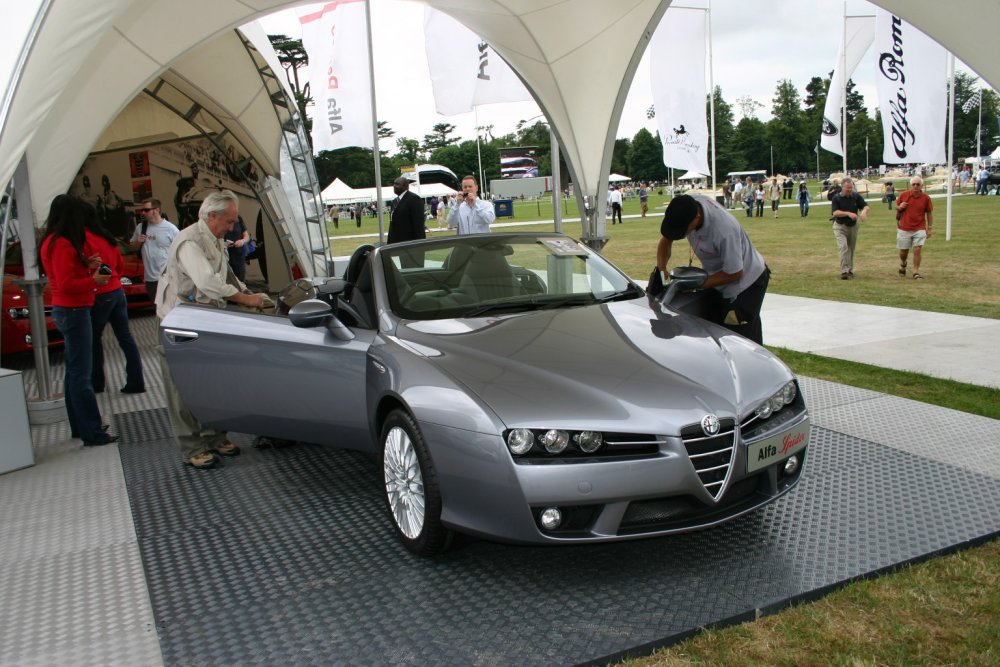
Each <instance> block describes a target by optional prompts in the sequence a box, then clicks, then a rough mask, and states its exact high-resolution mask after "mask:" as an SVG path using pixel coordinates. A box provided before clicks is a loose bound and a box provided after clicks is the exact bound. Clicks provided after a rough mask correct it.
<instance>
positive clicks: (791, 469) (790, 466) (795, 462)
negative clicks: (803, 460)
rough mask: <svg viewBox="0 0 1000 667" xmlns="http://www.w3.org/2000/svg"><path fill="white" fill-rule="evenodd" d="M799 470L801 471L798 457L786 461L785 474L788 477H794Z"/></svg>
mask: <svg viewBox="0 0 1000 667" xmlns="http://www.w3.org/2000/svg"><path fill="white" fill-rule="evenodd" d="M798 469H799V457H798V456H792V457H789V459H788V460H787V461H785V474H786V475H794V474H795V471H796V470H798Z"/></svg>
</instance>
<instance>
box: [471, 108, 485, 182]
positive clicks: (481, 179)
mask: <svg viewBox="0 0 1000 667" xmlns="http://www.w3.org/2000/svg"><path fill="white" fill-rule="evenodd" d="M472 112H473V113H474V114H475V117H476V160H478V161H479V189H480V190H482V192H483V195H486V194H488V188H487V187H486V178H485V177H484V176H483V153H482V150H481V149H480V148H479V107H478V106H473V107H472Z"/></svg>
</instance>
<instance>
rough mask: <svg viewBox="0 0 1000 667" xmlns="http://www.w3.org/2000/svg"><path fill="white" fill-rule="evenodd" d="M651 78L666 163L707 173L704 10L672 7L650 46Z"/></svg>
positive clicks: (669, 165)
mask: <svg viewBox="0 0 1000 667" xmlns="http://www.w3.org/2000/svg"><path fill="white" fill-rule="evenodd" d="M649 80H650V88H651V89H652V93H653V104H654V106H655V107H656V125H657V128H658V129H659V131H660V140H661V141H662V142H663V164H664V165H666V166H668V167H674V168H676V169H687V170H688V171H695V172H698V173H699V174H704V175H706V176H707V175H708V174H710V173H711V170H710V169H709V168H708V120H707V119H706V113H705V105H706V100H707V97H706V96H707V94H708V90H707V86H706V85H705V10H703V9H685V8H680V7H671V8H669V9H668V10H667V13H666V16H664V18H663V21H661V22H660V26H659V27H658V28H657V29H656V32H654V33H653V40H652V43H651V44H650V46H649Z"/></svg>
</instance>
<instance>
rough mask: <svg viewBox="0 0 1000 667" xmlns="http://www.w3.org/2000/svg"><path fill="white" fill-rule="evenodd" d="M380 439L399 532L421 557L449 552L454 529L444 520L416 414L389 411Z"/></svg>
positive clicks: (391, 507) (391, 513)
mask: <svg viewBox="0 0 1000 667" xmlns="http://www.w3.org/2000/svg"><path fill="white" fill-rule="evenodd" d="M380 442H381V445H382V447H381V449H382V478H383V482H384V485H383V488H384V490H385V495H384V497H385V503H386V508H387V509H388V510H389V519H390V520H391V521H392V527H393V529H394V530H395V531H396V535H397V536H398V537H399V539H400V541H401V542H402V543H403V544H404V545H406V548H407V549H409V550H410V551H412V552H413V553H415V554H417V555H419V556H433V555H435V554H439V553H442V552H444V551H446V550H447V549H448V546H449V544H450V543H451V531H449V530H448V529H447V528H445V527H444V525H442V523H441V492H440V490H439V488H438V484H437V475H436V473H435V471H434V464H433V462H431V457H430V454H429V453H428V451H427V446H426V445H425V444H424V439H423V437H422V436H421V435H420V429H419V428H417V424H416V422H415V421H414V420H413V417H411V416H410V415H409V414H407V413H406V412H404V411H402V410H393V411H392V412H391V413H389V416H388V417H387V418H386V420H385V422H384V423H383V424H382V437H381V439H380Z"/></svg>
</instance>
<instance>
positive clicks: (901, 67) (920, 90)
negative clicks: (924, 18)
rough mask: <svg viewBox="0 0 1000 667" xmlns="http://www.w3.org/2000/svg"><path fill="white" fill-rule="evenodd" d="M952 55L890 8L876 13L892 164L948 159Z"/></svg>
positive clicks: (879, 77)
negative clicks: (946, 147) (947, 126)
mask: <svg viewBox="0 0 1000 667" xmlns="http://www.w3.org/2000/svg"><path fill="white" fill-rule="evenodd" d="M947 81H948V66H947V53H946V51H945V50H944V48H942V47H941V45H940V44H938V43H937V42H935V41H934V40H932V39H931V38H930V37H928V36H927V35H925V34H924V33H922V32H920V31H919V30H917V29H916V28H914V27H913V26H912V25H910V24H909V23H907V22H906V21H904V20H903V19H901V18H899V17H898V16H893V15H892V14H890V13H889V12H887V11H885V10H884V9H876V10H875V88H876V90H877V91H878V100H879V108H880V109H881V110H882V130H883V132H884V135H885V150H884V153H883V156H882V161H883V162H885V163H886V164H906V163H912V162H930V163H932V164H941V163H943V162H945V161H946V160H947V157H946V155H945V146H944V138H945V127H946V123H947V115H948V114H947V110H948V101H947V92H948V91H947V85H946V84H947Z"/></svg>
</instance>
